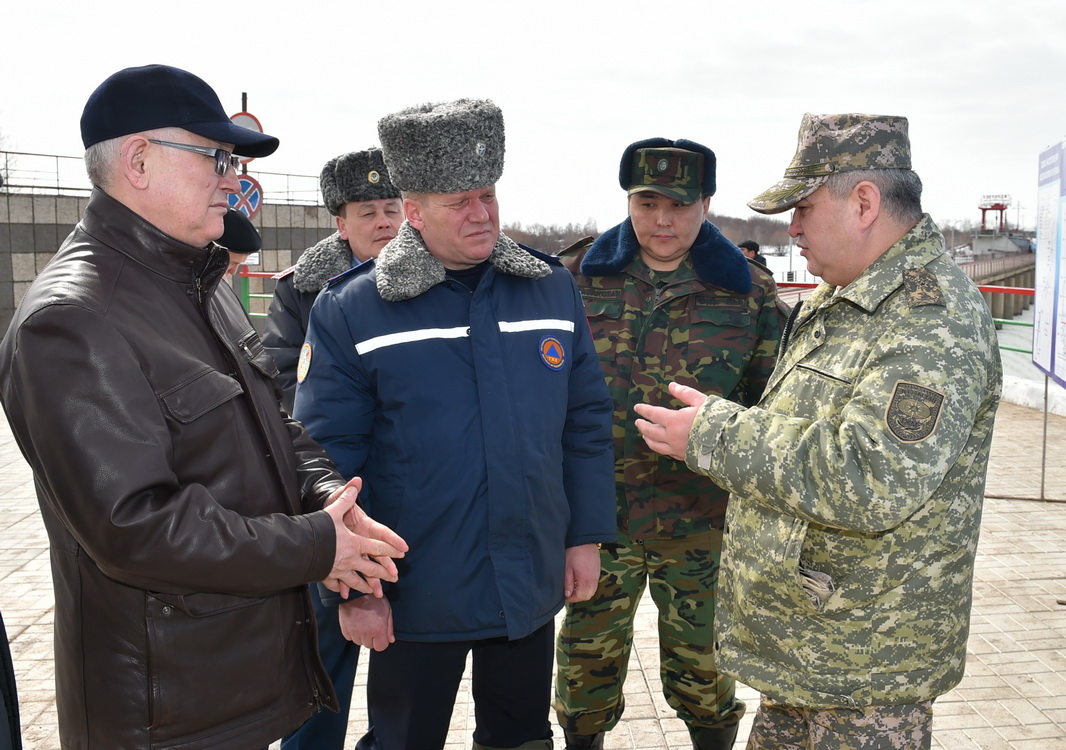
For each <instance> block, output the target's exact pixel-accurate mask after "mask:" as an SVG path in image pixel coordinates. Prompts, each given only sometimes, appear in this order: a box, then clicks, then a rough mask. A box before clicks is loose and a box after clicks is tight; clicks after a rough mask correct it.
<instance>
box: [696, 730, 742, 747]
mask: <svg viewBox="0 0 1066 750" xmlns="http://www.w3.org/2000/svg"><path fill="white" fill-rule="evenodd" d="M739 729H740V725H738V724H731V725H730V726H728V727H692V726H690V727H689V728H688V734H689V737H691V738H692V750H732V748H733V742H734V741H735V740H736V738H737V731H738V730H739Z"/></svg>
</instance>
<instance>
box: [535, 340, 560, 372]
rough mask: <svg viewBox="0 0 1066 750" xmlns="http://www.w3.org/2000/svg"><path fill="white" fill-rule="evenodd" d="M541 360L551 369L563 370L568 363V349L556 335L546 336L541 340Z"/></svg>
mask: <svg viewBox="0 0 1066 750" xmlns="http://www.w3.org/2000/svg"><path fill="white" fill-rule="evenodd" d="M540 361H541V362H543V363H544V364H545V366H546V367H547V368H548V369H549V370H561V369H563V365H565V364H566V350H565V349H563V342H561V341H559V339H557V338H555V337H554V336H545V337H544V338H542V339H541V340H540Z"/></svg>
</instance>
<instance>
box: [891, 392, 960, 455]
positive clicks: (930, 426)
mask: <svg viewBox="0 0 1066 750" xmlns="http://www.w3.org/2000/svg"><path fill="white" fill-rule="evenodd" d="M945 398H946V397H945V395H944V394H943V393H940V392H939V391H934V390H933V389H932V388H926V387H925V386H924V385H918V384H917V383H908V382H907V381H905V380H900V381H897V382H896V387H895V388H893V389H892V399H891V400H890V401H889V402H888V407H887V408H886V409H885V423H886V424H887V425H888V429H889V431H890V432H891V433H892V434H893V435H895V436H896V437H897V438H899V439H900V440H901V441H902V442H904V443H920V442H922V441H923V440H925V439H926V438H928V437H929V436H930V435H932V434H933V433H934V432H935V431H936V426H937V424H938V423H939V422H940V413H941V412H942V411H943V408H944V400H945Z"/></svg>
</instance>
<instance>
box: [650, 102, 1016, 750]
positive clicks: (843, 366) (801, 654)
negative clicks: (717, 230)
mask: <svg viewBox="0 0 1066 750" xmlns="http://www.w3.org/2000/svg"><path fill="white" fill-rule="evenodd" d="M907 131H908V123H907V119H906V118H905V117H898V116H890V115H866V114H839V115H811V114H806V115H804V116H803V121H802V123H801V125H800V131H799V139H798V141H799V142H798V145H797V148H796V155H795V157H794V158H793V160H792V163H791V164H790V165H789V167H788V169H786V171H785V177H784V179H783V180H781V181H779V182H778V183H776V184H775V185H773V186H772V187H771V188H769V189H768V190H767V191H765V192H764V193H762V194H761V195H759V196H758V197H756V198H754V199H753V200H752V201H751V202H749V203H748V205H749V206H751V207H752V208H753V209H754V210H756V211H758V212H760V213H767V214H774V213H779V212H781V211H787V210H788V209H792V210H793V214H792V223H791V225H790V226H789V234H790V235H791V236H792V237H795V238H796V244H797V245H798V246H799V247H800V249H801V254H802V255H803V257H805V258H806V259H807V268H808V270H809V271H810V272H811V273H812V274H814V275H816V276H819V277H821V279H822V284H821V285H820V286H818V287H817V288H816V289H815V290H814V291H813V292H812V294H811V296H810V297H809V298H808V299H807V300H806V301H805V302H803V303H802V304H801V305H799V306H798V307H797V308H796V310H795V311H794V312H793V316H792V318H791V320H790V322H789V327H788V332H787V333H786V336H785V339H784V340H783V341H782V344H781V354H780V357H779V359H778V362H777V368H776V369H775V370H774V374H773V376H772V377H771V379H770V382H769V384H768V385H767V387H766V391H765V393H764V394H763V398H762V400H761V401H760V402H759V403H758V404H757V405H755V406H750V407H745V406H743V405H741V404H737V403H735V402H732V401H728V400H726V399H723V398H721V397H719V396H717V395H715V394H711V395H705V394H702V393H700V392H699V391H697V390H695V389H693V388H689V387H687V386H685V385H681V384H678V383H672V384H671V385H670V391H671V393H672V394H673V395H674V396H675V397H676V398H677V399H678V400H679V401H681V402H682V403H683V404H685V406H684V407H683V408H681V409H667V408H664V407H660V406H653V405H650V404H638V405H637V406H636V411H637V413H638V414H639V415H640V416H641V417H642V419H638V420H637V428H638V429H639V430H640V431H641V433H642V434H643V435H644V439H645V440H646V441H647V443H648V445H649V446H650V447H651V448H652V449H654V450H656V451H658V452H660V453H663V454H665V455H668V456H672V457H673V458H676V459H678V460H684V461H686V462H687V464H688V466H689V467H690V468H692V469H693V470H694V471H697V472H700V473H702V474H705V475H707V476H709V477H711V478H713V479H714V480H715V482H717V483H718V484H720V485H721V486H722V487H724V488H725V489H727V490H729V491H730V492H731V493H732V497H731V499H730V501H729V510H728V512H727V514H726V528H727V529H728V533H727V534H726V537H725V539H726V541H725V549H724V551H723V555H722V576H721V580H720V582H719V598H718V621H717V641H718V646H719V650H718V666H719V668H720V669H721V670H722V671H723V672H725V673H726V674H729V675H732V676H733V677H735V678H736V679H738V680H740V681H742V682H743V683H744V684H746V685H750V686H751V687H753V688H755V689H756V690H758V691H760V693H762V703H761V705H760V706H759V710H758V713H757V714H756V716H755V721H754V724H753V726H752V730H751V735H750V738H749V740H748V748H749V749H752V750H755V749H757V750H769V748H782V747H817V748H826V749H827V750H828V749H831V748H842V749H843V748H848V749H850V748H885V749H888V748H891V749H892V750H917V749H919V748H929V747H930V745H931V743H932V716H933V701H934V700H935V699H936V698H937V696H940V695H942V694H943V693H945V692H947V691H948V690H950V689H951V688H953V687H954V686H955V685H957V684H958V683H959V681H960V680H961V679H962V676H963V672H964V669H965V663H966V641H967V636H968V633H969V621H970V605H971V600H972V587H973V572H974V556H975V554H976V551H977V541H978V535H979V534H980V521H981V506H982V502H983V499H984V497H983V496H984V487H985V475H986V473H987V470H988V454H989V448H990V446H991V442H992V428H993V424H994V420H995V414H996V408H997V406H998V404H999V394H1000V388H1001V385H1002V378H1003V373H1002V367H1001V364H1000V357H999V349H998V341H997V337H996V329H995V324H994V323H993V321H992V317H991V315H990V314H989V310H988V306H987V305H986V304H985V302H984V300H983V299H982V297H981V293H980V292H979V291H978V289H977V287H976V286H975V285H974V283H973V282H972V281H971V280H970V279H969V277H967V276H966V274H965V273H964V272H963V271H962V270H960V268H959V267H958V266H957V265H956V264H955V263H954V262H953V261H952V259H951V258H950V257H949V256H948V255H947V253H946V252H945V248H944V237H943V236H942V235H941V233H940V231H939V230H938V229H937V227H936V225H935V224H934V223H933V221H932V219H931V218H930V217H929V215H928V214H923V213H922V207H921V194H922V183H921V180H920V179H919V178H918V175H917V174H916V173H915V172H914V171H913V170H912V167H911V147H910V139H909V137H908V132H907Z"/></svg>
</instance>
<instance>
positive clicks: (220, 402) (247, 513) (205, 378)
mask: <svg viewBox="0 0 1066 750" xmlns="http://www.w3.org/2000/svg"><path fill="white" fill-rule="evenodd" d="M81 131H82V140H83V143H84V144H85V147H86V149H87V151H86V167H87V169H88V172H89V176H90V179H91V181H92V183H93V185H94V186H95V188H94V190H93V194H92V197H91V198H90V200H89V203H88V206H87V207H86V210H85V215H84V217H83V218H82V220H81V222H80V223H79V224H78V226H77V227H76V228H75V230H74V232H73V233H72V234H71V235H70V237H68V238H67V240H66V241H65V242H64V243H63V246H62V247H61V248H60V249H59V252H58V253H57V254H56V256H55V257H54V258H53V260H52V261H51V262H50V263H49V265H48V266H47V267H46V268H45V269H44V271H42V272H41V274H40V276H39V277H38V278H37V279H36V281H34V283H33V284H32V285H31V286H30V288H29V290H28V291H27V292H26V295H25V298H24V299H23V300H22V304H21V306H20V307H19V310H18V311H17V312H16V314H15V317H14V319H13V321H12V323H11V327H10V329H9V331H8V333H7V335H6V336H5V338H4V340H3V343H2V344H0V399H2V401H3V406H4V409H5V411H6V413H7V417H8V420H9V421H10V423H11V429H12V432H13V434H14V436H15V438H16V440H17V442H18V445H19V447H20V449H21V450H22V453H23V455H24V456H25V457H26V460H27V461H28V462H29V464H30V466H31V467H32V469H33V473H34V479H35V483H36V487H37V496H38V500H39V502H40V506H41V512H42V515H43V517H44V523H45V526H46V528H47V530H48V535H49V540H50V543H51V550H52V556H51V561H52V578H53V585H54V589H55V595H56V612H55V649H56V659H55V663H56V687H57V696H56V701H57V708H58V714H59V732H60V738H61V742H62V745H63V747H64V748H68V749H69V750H90V749H93V748H101V749H103V748H106V749H107V750H114V749H115V748H131V749H138V750H143V749H144V748H163V747H167V748H174V747H196V748H235V749H236V748H242V749H246V748H250V747H257V746H265V745H267V744H269V743H270V742H271V741H272V740H274V739H276V738H278V737H280V736H282V735H283V734H284V733H285V732H287V731H289V730H291V729H293V728H295V727H296V726H298V725H299V724H300V723H301V722H303V721H304V720H305V719H306V718H307V717H308V716H310V715H311V714H312V713H314V712H315V711H317V710H318V709H319V708H320V707H321V706H326V707H329V708H333V709H334V710H335V707H336V697H335V695H334V692H333V688H332V686H331V685H330V683H329V680H328V678H327V676H326V673H325V671H324V669H323V667H322V664H321V662H320V660H319V658H318V653H317V649H316V648H315V641H314V630H315V623H314V618H313V616H312V613H311V605H310V600H309V597H308V594H307V584H308V583H309V582H312V581H317V580H323V579H326V580H328V581H329V582H330V585H331V586H332V587H333V588H336V589H339V590H341V591H342V592H346V591H347V589H348V588H349V587H350V588H352V589H357V590H359V591H361V592H364V593H377V594H379V595H380V579H382V578H384V579H389V580H393V579H395V574H396V568H395V565H394V563H393V562H392V560H391V558H392V557H398V556H401V555H402V554H403V551H404V550H405V549H406V545H405V543H404V542H403V540H402V539H400V538H399V537H398V536H396V535H395V534H394V533H393V532H391V531H389V530H388V529H386V528H385V527H383V526H381V525H380V524H376V523H375V522H373V521H371V520H370V519H369V518H367V517H366V516H365V514H363V513H362V511H361V510H359V509H358V508H357V507H356V506H354V496H355V494H356V493H357V491H358V489H359V486H360V483H359V480H353V481H352V482H350V483H349V484H348V485H345V482H344V480H343V478H342V477H341V476H340V475H339V474H338V473H337V472H336V470H335V469H334V466H333V463H332V462H331V461H330V460H329V458H328V456H327V455H326V453H325V451H324V450H323V449H322V448H321V447H320V446H319V445H318V444H317V443H315V442H314V441H313V440H311V439H310V438H309V437H308V436H307V433H306V432H305V431H304V429H303V427H302V426H301V425H300V424H299V423H297V422H294V421H292V420H290V419H288V418H287V417H285V415H284V413H283V412H282V411H281V410H280V407H279V405H278V392H277V389H276V388H275V386H274V383H273V374H274V371H275V369H276V368H275V367H274V364H273V362H272V360H271V359H270V357H269V355H267V354H266V352H265V351H264V349H263V346H262V344H261V343H260V341H259V338H258V336H257V335H256V333H255V330H254V329H253V328H252V326H251V324H250V322H249V320H248V318H247V316H246V315H245V314H244V311H243V310H242V309H241V306H240V303H239V302H238V301H237V298H236V296H235V295H234V294H233V292H232V290H230V289H228V288H226V287H225V286H220V285H219V281H220V280H221V278H222V276H223V273H224V272H225V270H226V267H227V264H228V259H227V253H226V251H225V250H224V249H223V248H221V247H219V246H217V245H214V244H213V243H212V240H214V239H215V238H217V237H219V236H220V235H221V234H222V229H223V215H224V214H225V212H226V210H227V203H228V200H227V199H228V195H229V194H231V193H234V192H235V191H236V190H237V189H238V184H237V180H236V175H235V170H234V164H235V158H234V157H233V154H240V155H247V156H266V155H268V154H270V153H272V152H273V151H274V150H275V149H276V148H277V145H278V141H277V139H276V138H273V137H271V136H267V135H264V134H261V133H258V132H254V131H251V130H247V129H244V128H240V127H237V126H235V125H233V124H232V123H231V122H230V121H229V118H228V117H227V116H226V114H225V112H224V110H223V109H222V106H221V104H220V103H219V100H218V97H217V95H216V94H215V92H214V91H213V90H212V89H211V88H210V87H209V86H208V85H207V84H206V83H205V82H204V81H202V80H200V79H199V78H197V77H196V76H194V75H192V74H190V73H187V72H185V71H183V70H178V69H176V68H170V67H167V66H161V65H150V66H145V67H140V68H128V69H125V70H123V71H120V72H118V73H116V74H115V75H113V76H111V77H110V78H108V79H107V80H106V81H104V83H102V84H101V85H100V86H99V87H98V88H97V89H96V91H95V92H94V93H93V94H92V96H90V98H89V101H88V103H87V104H86V107H85V110H84V113H83V115H82V121H81ZM375 558H376V559H375ZM360 574H361V575H360ZM364 576H365V577H364Z"/></svg>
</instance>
